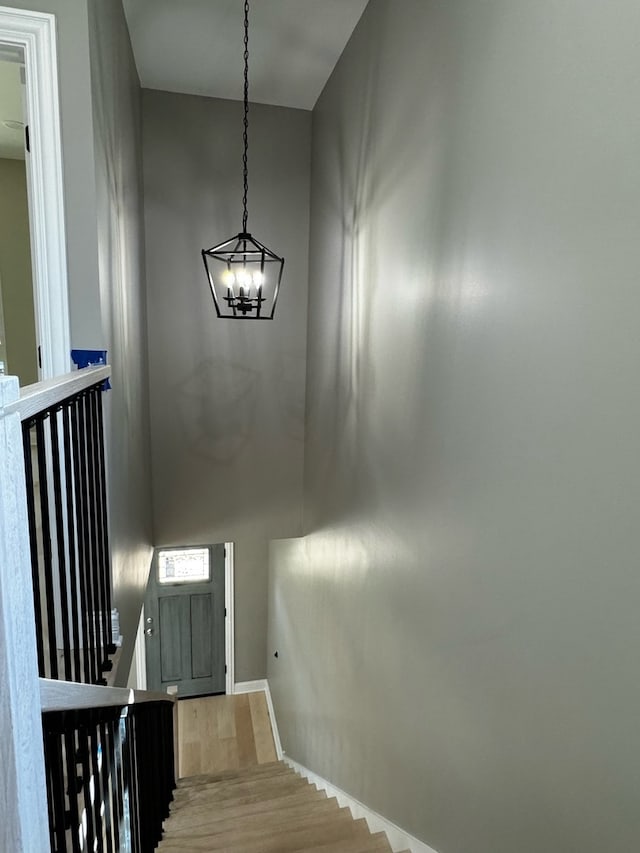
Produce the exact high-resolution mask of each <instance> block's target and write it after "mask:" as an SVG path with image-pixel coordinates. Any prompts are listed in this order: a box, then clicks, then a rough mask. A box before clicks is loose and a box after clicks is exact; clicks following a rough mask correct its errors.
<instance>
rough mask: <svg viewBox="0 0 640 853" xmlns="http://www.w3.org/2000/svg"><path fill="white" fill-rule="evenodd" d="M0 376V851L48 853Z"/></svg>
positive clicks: (12, 439) (13, 458)
mask: <svg viewBox="0 0 640 853" xmlns="http://www.w3.org/2000/svg"><path fill="white" fill-rule="evenodd" d="M18 396H19V389H18V380H17V379H16V378H15V377H13V376H0V850H3V851H5V850H6V851H16V853H17V851H24V853H26V851H29V853H46V851H47V850H49V831H48V822H47V794H46V786H45V775H44V752H43V745H42V720H41V714H40V691H39V682H38V671H37V654H36V639H35V617H34V610H33V593H32V588H31V563H30V555H29V554H30V552H29V528H28V521H27V504H26V487H25V476H24V457H23V452H22V429H21V423H20V416H19V415H18V414H6V413H5V411H4V410H5V407H6V406H8V405H9V404H10V403H13V402H14V401H15V400H17V399H18Z"/></svg>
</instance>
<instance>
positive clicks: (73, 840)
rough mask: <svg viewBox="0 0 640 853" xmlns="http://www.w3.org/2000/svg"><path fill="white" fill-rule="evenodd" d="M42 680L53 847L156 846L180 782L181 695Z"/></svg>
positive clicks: (113, 851)
mask: <svg viewBox="0 0 640 853" xmlns="http://www.w3.org/2000/svg"><path fill="white" fill-rule="evenodd" d="M40 685H41V697H42V712H43V713H42V722H43V732H44V754H45V767H46V780H47V795H48V821H49V836H50V845H51V850H52V851H54V853H63V851H64V853H67V851H68V853H81V851H86V850H91V851H93V850H96V851H104V853H150V851H153V850H155V848H156V845H157V844H158V842H159V841H160V839H161V837H162V824H163V821H164V820H165V819H166V818H167V816H168V814H169V803H170V802H171V800H172V797H173V793H172V792H173V789H174V788H175V761H176V756H175V753H174V748H175V747H174V745H175V742H176V741H175V727H174V714H175V701H176V700H175V697H173V696H170V695H168V694H163V693H150V692H147V691H137V690H136V691H134V690H124V689H119V688H108V687H93V686H86V685H77V684H70V683H65V682H60V681H49V680H46V679H41V681H40Z"/></svg>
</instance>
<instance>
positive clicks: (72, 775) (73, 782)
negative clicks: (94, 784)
mask: <svg viewBox="0 0 640 853" xmlns="http://www.w3.org/2000/svg"><path fill="white" fill-rule="evenodd" d="M64 751H65V758H66V767H67V793H68V796H69V823H70V828H71V849H72V851H73V853H80V850H81V849H82V848H81V845H80V833H79V830H80V810H79V808H78V797H79V794H80V786H81V785H82V779H79V778H78V767H77V761H76V736H75V732H74V730H73V729H68V730H67V731H65V733H64Z"/></svg>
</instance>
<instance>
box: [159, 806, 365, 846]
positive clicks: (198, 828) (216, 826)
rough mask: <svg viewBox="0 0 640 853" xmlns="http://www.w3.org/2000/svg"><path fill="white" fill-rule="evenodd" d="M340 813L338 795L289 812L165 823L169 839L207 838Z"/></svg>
mask: <svg viewBox="0 0 640 853" xmlns="http://www.w3.org/2000/svg"><path fill="white" fill-rule="evenodd" d="M339 813H340V807H339V806H338V801H337V800H336V799H335V797H334V798H332V799H330V800H329V799H326V798H325V799H317V800H315V799H313V800H311V801H307V802H304V803H302V804H298V805H295V806H289V808H288V809H287V810H286V811H272V812H264V811H263V812H260V813H258V814H251V815H242V817H238V816H237V815H233V816H231V817H229V816H228V815H217V814H215V813H211V814H210V816H209V819H208V820H206V818H205V817H204V816H203V817H201V820H203V821H205V822H204V823H198V824H197V825H196V824H194V823H193V822H190V823H187V822H186V821H185V822H184V823H183V825H182V826H178V827H176V826H174V825H173V823H172V822H171V820H168V821H167V822H166V824H165V832H164V836H163V837H164V838H166V839H167V840H169V839H177V838H195V837H207V836H211V835H213V834H216V835H217V834H220V833H223V832H227V831H232V830H234V829H237V828H238V827H239V826H241V827H242V830H243V831H244V832H247V833H249V832H252V831H253V830H257V831H260V830H264V831H268V830H269V829H270V828H271V827H275V828H281V827H284V826H293V825H296V826H298V825H299V824H304V822H305V821H313V820H327V821H328V820H332V819H333V816H334V815H337V814H339ZM348 817H351V812H349V815H348Z"/></svg>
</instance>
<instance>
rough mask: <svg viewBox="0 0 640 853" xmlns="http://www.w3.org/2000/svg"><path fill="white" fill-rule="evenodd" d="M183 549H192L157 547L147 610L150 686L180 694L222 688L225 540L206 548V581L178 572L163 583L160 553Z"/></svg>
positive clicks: (148, 684) (223, 672) (195, 693)
mask: <svg viewBox="0 0 640 853" xmlns="http://www.w3.org/2000/svg"><path fill="white" fill-rule="evenodd" d="M179 550H187V551H188V550H189V549H162V550H161V551H159V552H156V554H155V556H154V560H153V566H152V569H151V575H150V577H149V585H148V587H147V595H146V598H145V614H144V616H145V620H144V621H145V637H146V652H147V687H148V689H149V690H157V691H162V692H165V691H166V689H167V687H168V686H169V685H177V687H178V695H179V696H200V695H204V694H207V693H224V690H225V645H224V641H225V609H224V559H225V554H224V545H212V546H210V547H209V548H208V549H205V550H207V551H208V554H209V566H210V571H209V579H208V580H204V581H198V582H195V583H194V582H185V579H184V577H182V578H181V577H180V572H179V571H177V572H176V575H175V582H173V577H172V578H171V580H170V581H169V582H167V581H166V579H165V580H164V581H163V583H160V582H159V580H158V565H159V561H158V554H159V553H165V554H166V552H167V551H170V552H174V551H179ZM198 550H199V551H200V552H202V550H203V549H202V547H200V548H199V549H198ZM191 558H192V556H191ZM164 565H165V566H166V560H165V561H164ZM164 571H165V569H163V572H164ZM206 574H207V573H206V571H205V572H204V576H205V577H206ZM163 577H165V575H164V574H163Z"/></svg>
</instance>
